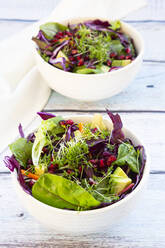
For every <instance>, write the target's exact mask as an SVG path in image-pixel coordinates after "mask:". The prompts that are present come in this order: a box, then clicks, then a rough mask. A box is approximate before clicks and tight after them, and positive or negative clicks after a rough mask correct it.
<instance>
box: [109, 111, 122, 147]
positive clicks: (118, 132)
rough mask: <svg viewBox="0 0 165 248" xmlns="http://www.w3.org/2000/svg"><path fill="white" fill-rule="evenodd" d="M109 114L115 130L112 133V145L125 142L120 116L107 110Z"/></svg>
mask: <svg viewBox="0 0 165 248" xmlns="http://www.w3.org/2000/svg"><path fill="white" fill-rule="evenodd" d="M106 112H107V114H108V115H109V117H110V118H111V121H112V123H113V129H112V132H111V138H110V143H111V144H116V143H120V142H121V141H123V140H124V133H123V131H122V127H123V123H122V121H121V118H120V115H119V114H116V115H114V114H113V113H112V112H110V111H109V110H108V109H106Z"/></svg>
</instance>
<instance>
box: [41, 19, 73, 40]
mask: <svg viewBox="0 0 165 248" xmlns="http://www.w3.org/2000/svg"><path fill="white" fill-rule="evenodd" d="M67 29H68V28H67V27H66V26H64V25H62V24H60V23H57V22H47V23H45V24H43V25H41V26H40V30H42V31H43V32H44V34H45V36H46V38H47V39H52V38H53V37H54V35H55V34H56V33H57V32H59V31H65V30H67Z"/></svg>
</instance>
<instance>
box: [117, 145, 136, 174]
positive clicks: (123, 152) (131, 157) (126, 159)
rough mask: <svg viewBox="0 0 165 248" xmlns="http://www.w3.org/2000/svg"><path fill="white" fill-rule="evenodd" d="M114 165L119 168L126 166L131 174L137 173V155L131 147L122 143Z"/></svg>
mask: <svg viewBox="0 0 165 248" xmlns="http://www.w3.org/2000/svg"><path fill="white" fill-rule="evenodd" d="M114 164H117V165H119V166H122V165H126V164H127V165H128V166H129V167H130V169H131V170H132V171H133V172H135V173H139V153H138V152H136V150H135V149H134V147H133V146H132V145H130V144H126V143H123V144H121V145H120V146H119V149H118V156H117V160H116V161H115V162H113V165H114Z"/></svg>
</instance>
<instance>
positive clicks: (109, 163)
mask: <svg viewBox="0 0 165 248" xmlns="http://www.w3.org/2000/svg"><path fill="white" fill-rule="evenodd" d="M115 160H116V156H115V155H111V156H110V157H109V158H108V160H107V165H108V166H110V165H111V164H112V162H114V161H115Z"/></svg>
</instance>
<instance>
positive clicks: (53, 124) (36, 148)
mask: <svg viewBox="0 0 165 248" xmlns="http://www.w3.org/2000/svg"><path fill="white" fill-rule="evenodd" d="M61 120H62V117H61V116H58V117H54V118H50V119H48V120H43V121H42V122H41V125H40V127H39V128H38V131H37V132H36V134H35V136H36V138H35V141H34V144H33V148H32V160H33V164H34V165H38V162H39V159H40V155H41V152H42V149H43V147H44V146H46V145H49V144H50V138H49V137H50V135H51V134H53V135H56V134H60V133H63V132H64V128H63V127H61V126H60V125H59V121H61Z"/></svg>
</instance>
